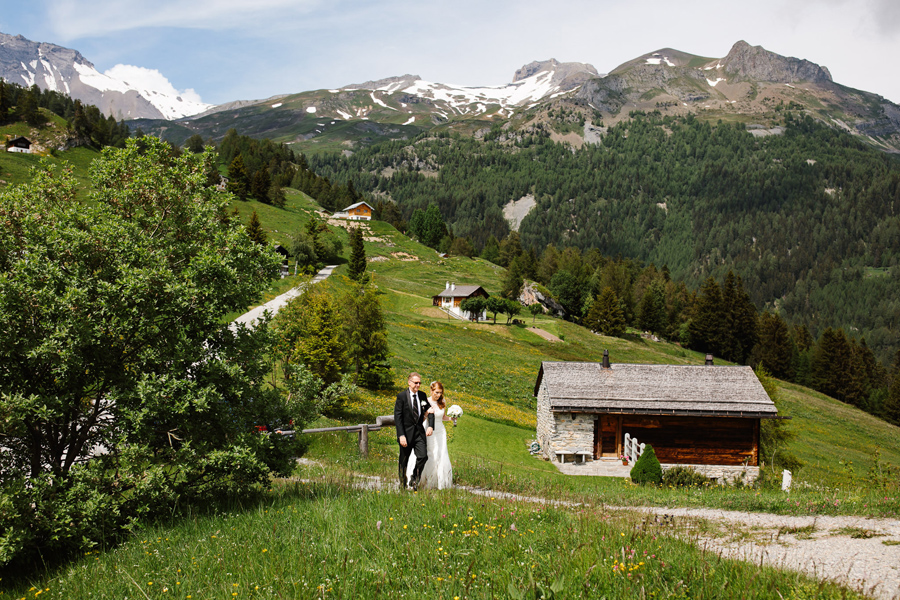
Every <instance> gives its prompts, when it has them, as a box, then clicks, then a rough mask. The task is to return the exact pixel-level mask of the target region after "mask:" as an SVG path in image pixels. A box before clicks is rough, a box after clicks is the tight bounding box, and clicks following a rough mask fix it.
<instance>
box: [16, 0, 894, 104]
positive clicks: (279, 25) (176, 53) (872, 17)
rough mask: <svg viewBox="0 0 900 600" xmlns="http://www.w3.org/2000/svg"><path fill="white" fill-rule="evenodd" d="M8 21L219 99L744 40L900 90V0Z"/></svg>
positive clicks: (582, 3) (380, 6)
mask: <svg viewBox="0 0 900 600" xmlns="http://www.w3.org/2000/svg"><path fill="white" fill-rule="evenodd" d="M0 32H3V33H7V34H12V35H17V34H21V35H23V36H25V37H26V38H28V39H30V40H33V41H37V42H50V43H54V44H58V45H60V46H65V47H68V48H73V49H75V50H78V51H79V52H81V54H82V55H83V56H84V57H85V58H86V59H87V60H89V61H91V62H92V63H94V66H95V67H96V68H97V69H98V70H99V71H100V72H106V71H112V72H113V73H120V74H121V73H123V72H124V73H128V74H129V76H130V77H131V79H129V80H130V81H131V80H134V79H135V78H136V77H141V78H143V79H150V80H153V81H155V82H156V84H157V86H166V85H170V86H172V88H174V89H176V90H178V91H179V92H180V93H183V94H186V95H188V96H189V97H191V98H192V99H198V98H199V99H202V101H203V102H207V103H210V104H221V103H224V102H229V101H233V100H252V99H261V98H268V97H270V96H274V95H276V94H287V93H296V92H303V91H308V90H317V89H334V88H338V87H341V86H343V85H349V84H351V83H362V82H364V81H369V80H375V79H381V78H384V77H390V76H394V75H403V74H406V73H410V74H414V75H419V76H420V77H421V78H422V79H424V80H426V81H431V82H439V83H451V84H458V85H467V86H499V85H503V84H506V83H509V82H511V81H512V78H513V74H514V73H515V71H516V70H517V69H518V68H520V67H521V66H523V65H525V64H527V63H529V62H531V61H534V60H547V59H550V58H555V59H557V60H559V61H561V62H583V63H589V64H592V65H593V66H594V67H595V68H596V69H597V70H598V71H599V72H600V73H607V72H609V71H611V70H613V69H614V68H615V67H616V66H618V65H620V64H622V63H624V62H627V61H629V60H631V59H633V58H636V57H638V56H641V55H643V54H646V53H649V52H653V51H655V50H658V49H661V48H675V49H677V50H681V51H684V52H688V53H691V54H696V55H700V56H706V57H709V58H720V57H724V56H725V55H726V54H728V51H729V50H730V49H731V46H732V45H733V44H734V43H735V42H737V41H738V40H744V41H746V42H748V43H749V44H751V45H754V46H757V45H759V46H763V47H764V48H766V49H767V50H770V51H772V52H775V53H777V54H781V55H784V56H794V57H797V58H805V59H807V60H810V61H812V62H814V63H817V64H819V65H822V66H825V67H827V68H828V69H829V71H830V72H831V75H832V77H833V78H834V80H835V81H836V82H837V83H841V84H843V85H847V86H850V87H853V88H857V89H862V90H865V91H869V92H874V93H876V94H880V95H882V96H884V97H886V98H887V99H889V100H891V101H893V102H896V103H898V104H900V75H898V73H900V68H898V67H897V59H898V58H900V0H789V1H785V0H755V1H753V2H748V1H746V0H744V1H742V2H733V1H731V0H717V1H709V0H680V1H678V0H666V1H662V0H628V1H626V0H556V1H555V2H553V1H548V0H477V1H473V0H455V1H452V2H450V1H445V0H434V1H429V0H378V1H375V0H187V1H185V0H0Z"/></svg>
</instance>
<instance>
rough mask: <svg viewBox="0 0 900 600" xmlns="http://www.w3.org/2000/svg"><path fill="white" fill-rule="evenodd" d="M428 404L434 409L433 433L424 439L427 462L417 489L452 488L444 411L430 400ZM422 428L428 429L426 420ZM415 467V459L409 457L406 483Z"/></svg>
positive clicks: (451, 470)
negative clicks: (426, 449)
mask: <svg viewBox="0 0 900 600" xmlns="http://www.w3.org/2000/svg"><path fill="white" fill-rule="evenodd" d="M428 403H429V404H431V407H432V408H433V409H434V433H432V434H431V435H430V436H428V437H426V438H425V443H426V446H427V448H428V462H426V463H425V468H424V469H423V470H422V477H421V479H420V480H419V489H430V490H443V489H447V488H450V487H453V466H452V465H451V464H450V453H449V452H447V429H446V428H445V427H444V414H445V413H446V409H444V408H440V407H439V406H438V405H437V403H435V402H433V401H432V400H430V399H429V400H428ZM422 427H423V428H424V429H426V430H427V429H428V421H427V420H425V422H424V423H423V424H422ZM415 466H416V460H415V457H414V456H410V457H409V462H408V463H407V465H406V479H407V481H409V478H410V477H412V473H413V469H415Z"/></svg>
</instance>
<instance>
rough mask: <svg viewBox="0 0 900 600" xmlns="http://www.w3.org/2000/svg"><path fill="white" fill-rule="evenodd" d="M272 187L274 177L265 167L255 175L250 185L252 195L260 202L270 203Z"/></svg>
mask: <svg viewBox="0 0 900 600" xmlns="http://www.w3.org/2000/svg"><path fill="white" fill-rule="evenodd" d="M270 187H272V177H271V176H270V175H269V169H267V168H266V167H263V168H261V169H259V170H258V171H256V173H254V174H253V178H252V179H251V183H250V195H251V196H253V197H254V198H256V199H257V200H259V201H260V202H265V203H266V204H268V203H269V188H270Z"/></svg>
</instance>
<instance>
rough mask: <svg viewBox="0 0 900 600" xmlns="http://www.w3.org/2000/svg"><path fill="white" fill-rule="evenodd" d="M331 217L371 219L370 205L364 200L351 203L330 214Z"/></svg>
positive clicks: (356, 219)
mask: <svg viewBox="0 0 900 600" xmlns="http://www.w3.org/2000/svg"><path fill="white" fill-rule="evenodd" d="M332 218H333V219H349V220H350V221H371V220H372V207H371V206H369V204H368V203H366V202H357V203H356V204H351V205H350V206H348V207H347V208H345V209H344V210H342V211H339V212H336V213H334V214H333V215H332Z"/></svg>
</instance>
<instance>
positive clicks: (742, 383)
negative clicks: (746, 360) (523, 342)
mask: <svg viewBox="0 0 900 600" xmlns="http://www.w3.org/2000/svg"><path fill="white" fill-rule="evenodd" d="M534 394H535V396H536V397H537V440H538V442H539V443H540V445H541V452H542V453H543V455H544V457H545V458H547V459H550V460H554V459H555V460H559V461H565V460H566V459H567V458H572V459H573V460H574V459H579V458H580V459H581V460H603V459H609V460H617V457H619V456H621V455H622V454H623V452H624V450H625V447H624V441H625V435H626V434H628V435H629V437H630V438H634V439H636V440H637V441H638V442H639V443H642V444H649V445H651V446H653V450H654V452H655V453H656V456H657V458H658V459H659V462H660V463H661V464H662V466H663V470H665V469H667V468H671V467H673V466H675V465H683V466H689V467H692V468H693V469H695V470H697V471H699V472H700V473H703V474H704V475H706V476H707V477H709V478H714V479H717V480H719V481H729V480H733V479H735V478H741V477H743V478H744V479H745V481H747V482H749V481H753V480H755V479H756V478H757V477H758V476H759V427H760V420H761V419H773V418H778V411H777V409H776V408H775V404H774V403H773V402H772V400H771V399H770V398H769V396H768V394H766V391H765V390H764V389H763V387H762V384H761V383H760V382H759V379H757V377H756V374H755V373H754V372H753V369H751V368H750V367H741V366H738V367H730V366H713V365H712V357H707V364H706V365H705V366H701V365H636V364H610V363H609V357H608V354H606V353H604V361H603V363H602V364H601V363H584V362H543V363H541V368H540V370H539V371H538V376H537V381H536V383H535V386H534Z"/></svg>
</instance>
